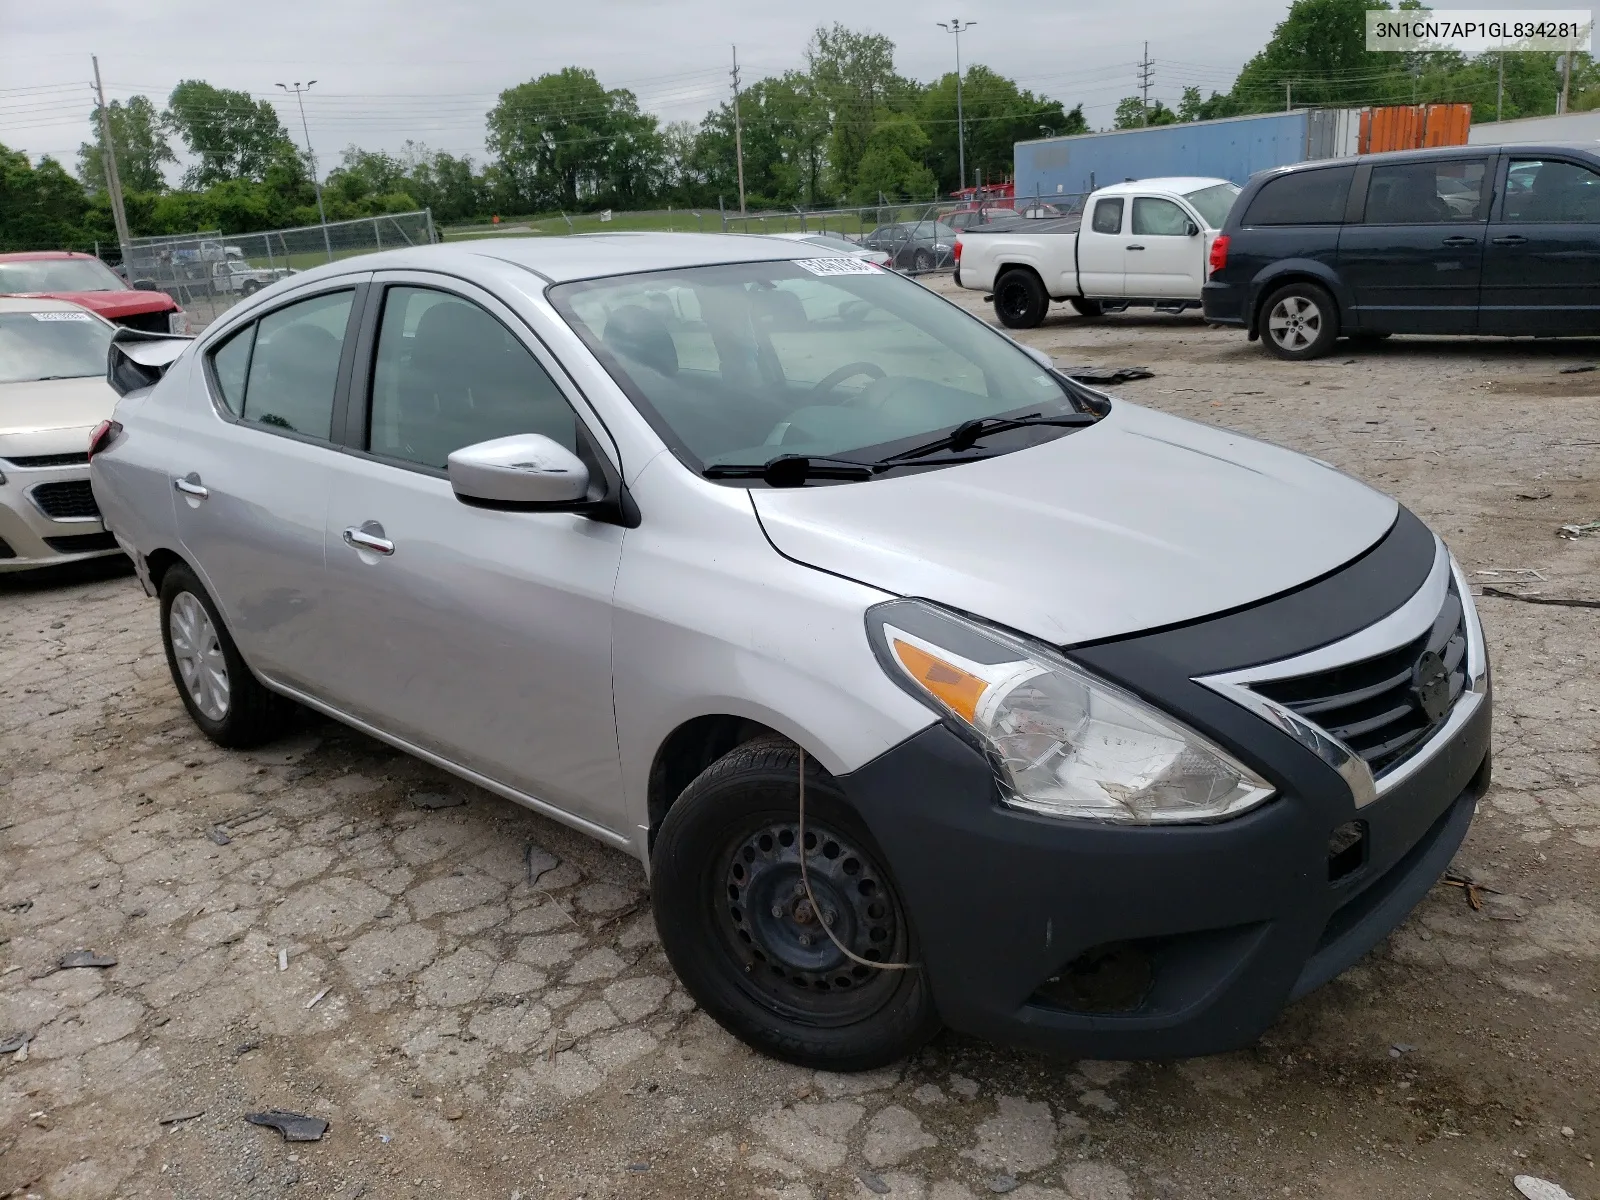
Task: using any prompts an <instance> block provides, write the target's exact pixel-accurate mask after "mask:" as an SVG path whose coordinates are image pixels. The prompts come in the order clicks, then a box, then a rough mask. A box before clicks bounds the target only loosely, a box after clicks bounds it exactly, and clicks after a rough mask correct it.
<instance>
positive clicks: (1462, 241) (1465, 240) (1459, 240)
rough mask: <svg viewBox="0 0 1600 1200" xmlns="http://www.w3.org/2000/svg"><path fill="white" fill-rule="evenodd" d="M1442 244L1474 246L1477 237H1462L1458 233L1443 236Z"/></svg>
mask: <svg viewBox="0 0 1600 1200" xmlns="http://www.w3.org/2000/svg"><path fill="white" fill-rule="evenodd" d="M1444 244H1445V245H1446V246H1476V245H1477V244H1478V239H1477V238H1473V237H1462V236H1461V235H1460V234H1459V233H1458V234H1456V235H1455V236H1454V237H1447V238H1445V240H1444Z"/></svg>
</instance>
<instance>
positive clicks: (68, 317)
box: [29, 312, 94, 321]
mask: <svg viewBox="0 0 1600 1200" xmlns="http://www.w3.org/2000/svg"><path fill="white" fill-rule="evenodd" d="M29 315H30V316H31V317H32V318H33V319H34V320H35V321H92V320H94V318H93V317H91V316H90V315H89V314H88V313H81V312H42V313H30V314H29Z"/></svg>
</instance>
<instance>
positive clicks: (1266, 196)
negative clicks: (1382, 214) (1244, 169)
mask: <svg viewBox="0 0 1600 1200" xmlns="http://www.w3.org/2000/svg"><path fill="white" fill-rule="evenodd" d="M1355 177H1356V169H1355V168H1354V167H1323V168H1321V169H1319V170H1315V171H1290V172H1289V173H1288V174H1286V175H1279V176H1278V177H1277V178H1276V179H1269V180H1267V182H1266V183H1264V184H1262V185H1261V190H1260V191H1259V192H1257V193H1256V194H1255V198H1254V199H1253V200H1251V201H1250V207H1249V209H1248V210H1246V212H1245V215H1244V223H1245V224H1246V225H1338V224H1340V223H1341V222H1342V221H1343V220H1344V207H1345V202H1346V201H1347V200H1349V198H1350V184H1351V182H1352V181H1353V180H1354V179H1355Z"/></svg>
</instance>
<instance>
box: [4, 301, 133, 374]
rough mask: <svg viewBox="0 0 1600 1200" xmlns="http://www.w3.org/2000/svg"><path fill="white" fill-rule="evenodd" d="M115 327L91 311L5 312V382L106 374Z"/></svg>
mask: <svg viewBox="0 0 1600 1200" xmlns="http://www.w3.org/2000/svg"><path fill="white" fill-rule="evenodd" d="M110 345H111V326H109V325H107V324H106V323H105V322H104V321H101V320H98V319H96V318H94V317H91V316H90V315H89V314H88V313H86V312H69V311H54V312H7V313H0V383H32V382H34V381H36V380H40V379H83V378H87V377H88V376H91V375H104V374H105V373H106V350H107V348H108V347H109V346H110Z"/></svg>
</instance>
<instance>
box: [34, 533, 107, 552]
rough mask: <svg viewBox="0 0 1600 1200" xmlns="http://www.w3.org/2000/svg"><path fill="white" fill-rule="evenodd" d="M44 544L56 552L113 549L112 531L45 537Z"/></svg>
mask: <svg viewBox="0 0 1600 1200" xmlns="http://www.w3.org/2000/svg"><path fill="white" fill-rule="evenodd" d="M44 544H45V545H47V546H49V547H50V549H52V550H54V551H55V552H56V553H58V554H87V553H89V551H91V550H115V549H116V548H117V535H116V534H114V533H80V534H76V535H75V536H73V537H47V538H45V540H44Z"/></svg>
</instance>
